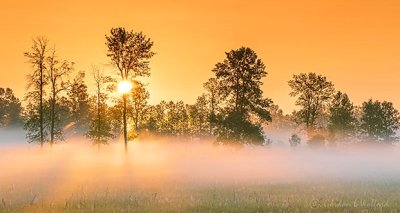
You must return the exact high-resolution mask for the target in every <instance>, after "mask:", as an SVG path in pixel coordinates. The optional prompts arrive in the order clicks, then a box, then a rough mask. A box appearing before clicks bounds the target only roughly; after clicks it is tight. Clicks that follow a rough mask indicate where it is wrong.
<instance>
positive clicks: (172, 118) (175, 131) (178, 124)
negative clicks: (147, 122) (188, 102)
mask: <svg viewBox="0 0 400 213" xmlns="http://www.w3.org/2000/svg"><path fill="white" fill-rule="evenodd" d="M163 120H164V122H165V123H164V125H163V126H165V127H166V129H165V130H166V131H165V132H166V133H167V134H169V135H180V136H183V135H187V134H188V130H189V128H188V114H187V112H186V108H185V104H184V103H183V101H177V102H173V101H170V102H168V103H167V104H166V112H165V119H163Z"/></svg>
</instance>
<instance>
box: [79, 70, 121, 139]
mask: <svg viewBox="0 0 400 213" xmlns="http://www.w3.org/2000/svg"><path fill="white" fill-rule="evenodd" d="M92 69H93V71H92V76H93V80H94V83H95V87H96V95H95V96H92V97H90V99H89V103H90V124H89V130H88V132H87V133H86V137H88V138H89V139H92V140H93V144H94V145H100V144H107V143H108V140H109V139H111V138H113V137H114V134H113V132H112V123H111V118H110V115H109V114H110V112H109V109H108V106H107V103H106V102H107V100H108V91H109V90H111V89H112V83H113V82H115V81H114V80H113V79H112V78H111V77H109V76H105V75H104V72H103V71H102V70H100V69H99V68H98V67H95V66H94V67H93V68H92Z"/></svg>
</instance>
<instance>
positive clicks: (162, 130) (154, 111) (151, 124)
mask: <svg viewBox="0 0 400 213" xmlns="http://www.w3.org/2000/svg"><path fill="white" fill-rule="evenodd" d="M166 111H167V102H165V101H161V102H160V103H159V104H156V105H152V106H149V109H148V117H147V119H146V124H145V126H146V129H147V130H148V131H150V132H153V133H156V134H166V129H167V127H166V116H165V114H166Z"/></svg>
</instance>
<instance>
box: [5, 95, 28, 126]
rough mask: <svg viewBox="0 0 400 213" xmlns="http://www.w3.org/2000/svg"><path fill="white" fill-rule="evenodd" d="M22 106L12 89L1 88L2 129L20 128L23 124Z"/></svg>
mask: <svg viewBox="0 0 400 213" xmlns="http://www.w3.org/2000/svg"><path fill="white" fill-rule="evenodd" d="M21 113H22V106H21V102H20V100H19V99H18V98H17V97H15V95H14V92H13V91H12V89H10V88H0V127H18V126H20V125H21V124H22V123H23V120H22V117H21Z"/></svg>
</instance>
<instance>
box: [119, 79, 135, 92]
mask: <svg viewBox="0 0 400 213" xmlns="http://www.w3.org/2000/svg"><path fill="white" fill-rule="evenodd" d="M131 89H132V83H131V82H129V81H121V82H119V84H118V92H119V93H120V94H126V93H128V92H129V91H131Z"/></svg>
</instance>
